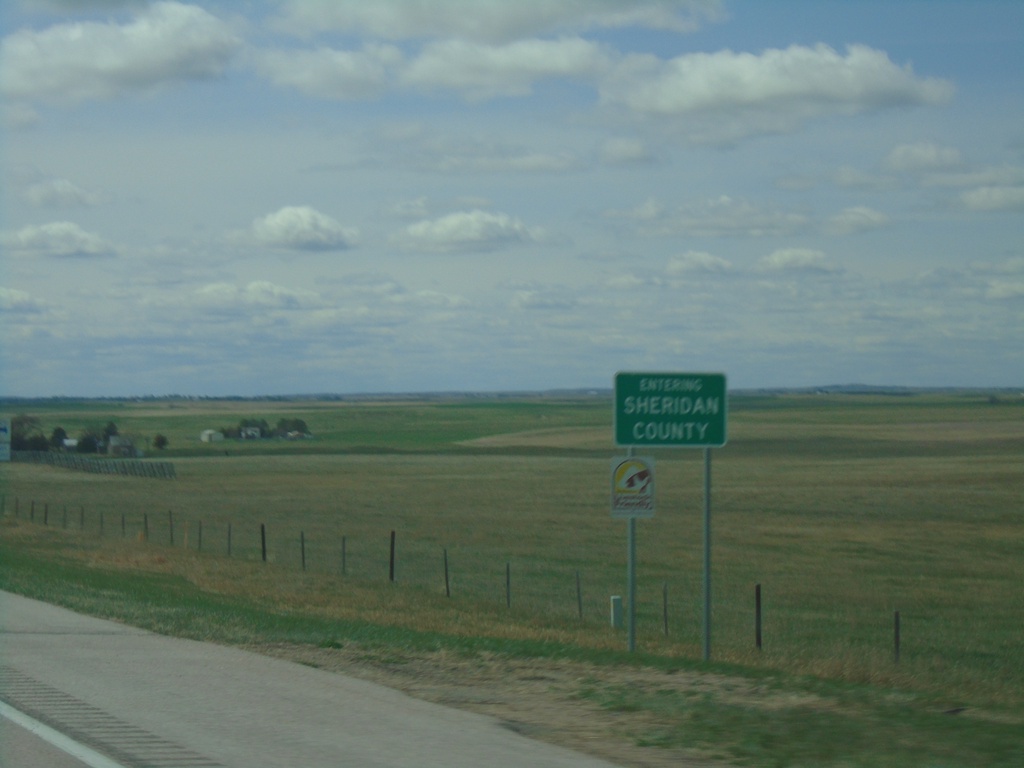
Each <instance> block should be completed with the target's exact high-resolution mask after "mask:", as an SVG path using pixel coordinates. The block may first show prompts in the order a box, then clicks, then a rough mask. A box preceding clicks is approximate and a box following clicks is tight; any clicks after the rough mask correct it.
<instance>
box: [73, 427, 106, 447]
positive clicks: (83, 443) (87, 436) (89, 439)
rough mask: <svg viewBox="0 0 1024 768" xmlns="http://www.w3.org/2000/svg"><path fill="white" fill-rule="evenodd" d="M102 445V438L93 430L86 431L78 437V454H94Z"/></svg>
mask: <svg viewBox="0 0 1024 768" xmlns="http://www.w3.org/2000/svg"><path fill="white" fill-rule="evenodd" d="M101 445H103V437H102V436H101V435H100V434H99V433H97V432H96V431H95V430H93V429H86V430H83V431H82V434H81V435H79V436H78V448H77V450H78V452H79V453H96V452H97V451H98V450H99V448H100V446H101Z"/></svg>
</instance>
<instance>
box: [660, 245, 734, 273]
mask: <svg viewBox="0 0 1024 768" xmlns="http://www.w3.org/2000/svg"><path fill="white" fill-rule="evenodd" d="M666 271H667V272H668V274H670V275H682V274H685V273H692V272H705V273H712V274H715V273H723V272H730V271H732V264H730V263H729V262H728V261H726V260H725V259H723V258H721V257H720V256H714V255H712V254H710V253H707V252H706V251H687V252H686V253H684V254H682V255H680V256H673V257H672V259H671V260H670V261H669V263H668V267H667V268H666Z"/></svg>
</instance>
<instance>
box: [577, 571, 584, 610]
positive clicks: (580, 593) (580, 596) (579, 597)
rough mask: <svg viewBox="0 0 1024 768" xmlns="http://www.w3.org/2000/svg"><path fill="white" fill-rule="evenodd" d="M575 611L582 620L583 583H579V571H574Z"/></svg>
mask: <svg viewBox="0 0 1024 768" xmlns="http://www.w3.org/2000/svg"><path fill="white" fill-rule="evenodd" d="M576 613H577V614H578V615H579V617H580V621H583V585H582V584H581V583H580V572H579V571H576Z"/></svg>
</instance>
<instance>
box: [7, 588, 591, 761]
mask: <svg viewBox="0 0 1024 768" xmlns="http://www.w3.org/2000/svg"><path fill="white" fill-rule="evenodd" d="M0 701H3V703H4V705H5V707H11V708H13V709H15V710H17V711H19V712H22V713H25V714H27V715H29V716H30V717H32V718H33V719H34V720H36V721H38V722H42V723H44V724H46V725H47V726H50V727H52V728H53V729H55V730H57V731H60V732H62V733H64V734H66V735H67V736H69V737H71V738H72V739H74V740H75V741H77V742H79V743H81V744H83V745H85V747H87V748H88V749H90V750H93V751H94V752H98V753H102V754H103V755H106V756H108V757H109V758H111V759H112V760H113V761H114V763H115V764H117V765H123V766H125V767H126V768H131V766H138V765H146V766H153V767H154V768H177V767H178V766H186V765H187V766H192V768H236V767H237V768H243V767H244V768H260V767H261V766H266V767H267V768H281V766H303V767H304V768H320V767H321V766H322V767H323V768H339V766H346V767H347V766H351V767H352V768H377V767H378V766H380V768H406V767H408V768H429V767H430V766H438V767H440V766H444V768H471V767H472V768H477V767H478V766H481V765H487V764H491V765H494V766H501V767H502V768H516V767H517V766H523V768H526V767H527V766H529V768H611V766H610V764H608V763H606V762H603V761H600V760H596V759H593V758H589V757H585V756H582V755H579V754H577V753H574V752H570V751H568V750H564V749H560V748H557V747H552V746H549V745H546V744H542V743H539V742H534V741H531V740H529V739H526V738H524V737H522V736H519V735H517V734H515V733H513V732H511V731H509V730H507V729H505V728H502V727H501V726H500V725H499V724H498V723H496V722H495V721H494V720H492V719H490V718H486V717H481V716H479V715H474V714H470V713H466V712H461V711H458V710H452V709H447V708H445V707H442V706H438V705H436V704H431V703H428V702H423V701H419V700H416V699H412V698H410V697H408V696H406V695H404V694H402V693H399V692H397V691H393V690H391V689H388V688H384V687H381V686H378V685H374V684H372V683H368V682H365V681H362V680H356V679H353V678H348V677H344V676H342V675H337V674H334V673H331V672H324V671H322V670H317V669H312V668H309V667H305V666H302V665H299V664H293V663H290V662H286V661H281V660H277V659H270V658H266V657H263V656H259V655H256V654H252V653H247V652H245V651H240V650H237V649H234V648H224V647H220V646H215V645H210V644H207V643H198V642H193V641H189V640H178V639H173V638H167V637H162V636H160V635H155V634H152V633H149V632H144V631H142V630H138V629H134V628H131V627H126V626H123V625H121V624H116V623H113V622H108V621H102V620H99V619H94V618H91V617H87V616H82V615H79V614H76V613H72V612H71V611H66V610H64V609H61V608H56V607H54V606H50V605H47V604H45V603H40V602H37V601H34V600H29V599H26V598H23V597H19V596H16V595H12V594H9V593H6V592H0ZM2 719H3V718H2V717H0V720H2ZM12 729H14V730H12ZM7 733H14V734H15V735H16V736H17V742H18V744H20V745H22V748H23V749H24V750H27V751H29V752H31V751H32V744H34V743H36V742H34V741H33V739H34V738H35V737H34V736H32V735H31V734H25V733H22V732H20V731H18V730H17V726H14V725H12V724H11V723H10V722H4V723H2V724H0V736H3V735H4V734H7ZM5 741H6V739H5ZM46 748H47V749H49V747H46ZM0 757H4V758H5V759H4V760H3V762H2V765H4V766H5V768H32V766H34V765H40V764H45V765H58V764H60V765H63V764H62V763H49V762H46V763H40V762H39V761H38V760H37V761H36V762H35V763H33V762H31V761H30V760H29V761H26V759H25V758H24V757H18V756H17V755H6V756H5V755H4V753H3V752H0ZM86 762H88V761H86ZM67 765H68V766H69V767H70V766H76V765H78V763H76V762H74V761H71V762H69V763H68V764H67Z"/></svg>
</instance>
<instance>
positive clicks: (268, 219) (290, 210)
mask: <svg viewBox="0 0 1024 768" xmlns="http://www.w3.org/2000/svg"><path fill="white" fill-rule="evenodd" d="M252 234H253V236H254V237H255V239H256V241H257V242H258V243H260V244H262V245H266V246H269V247H272V248H286V249H290V250H297V251H337V250H343V249H345V248H351V247H352V246H353V245H355V242H356V240H357V238H358V236H359V233H358V232H357V231H356V230H354V229H350V228H347V227H343V226H342V225H341V224H339V223H338V222H337V221H335V220H334V219H332V218H331V217H330V216H326V215H325V214H323V213H320V211H317V210H315V209H313V208H310V207H308V206H285V207H284V208H281V209H280V210H278V211H275V212H274V213H269V214H267V215H266V216H264V217H263V218H260V219H256V220H255V221H254V222H253V224H252Z"/></svg>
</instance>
